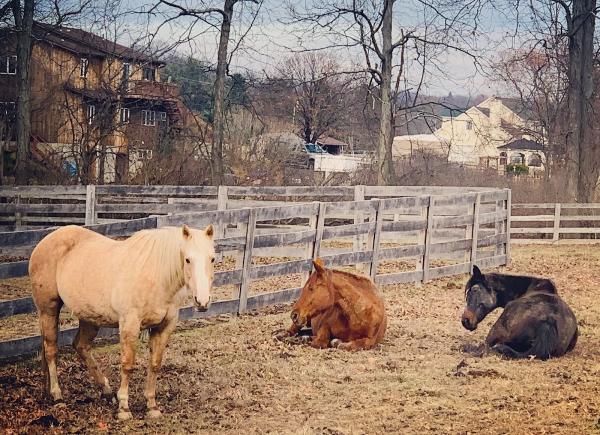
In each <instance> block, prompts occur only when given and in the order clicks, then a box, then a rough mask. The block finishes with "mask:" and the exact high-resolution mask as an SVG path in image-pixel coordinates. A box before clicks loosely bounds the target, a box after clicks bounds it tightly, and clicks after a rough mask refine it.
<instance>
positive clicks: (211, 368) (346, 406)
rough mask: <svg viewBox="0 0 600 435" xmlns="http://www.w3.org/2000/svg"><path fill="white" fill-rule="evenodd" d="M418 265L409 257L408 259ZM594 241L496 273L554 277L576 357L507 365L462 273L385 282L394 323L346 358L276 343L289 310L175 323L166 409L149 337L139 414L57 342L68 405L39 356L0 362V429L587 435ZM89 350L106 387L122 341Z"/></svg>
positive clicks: (598, 375) (547, 251)
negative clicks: (122, 415)
mask: <svg viewBox="0 0 600 435" xmlns="http://www.w3.org/2000/svg"><path fill="white" fill-rule="evenodd" d="M410 266H411V267H414V264H411V265H410ZM599 269H600V250H598V249H597V248H596V247H582V246H577V247H568V246H559V247H539V246H522V247H518V248H513V262H512V264H511V265H510V266H509V267H507V268H503V270H504V271H507V272H511V273H522V274H535V275H544V276H549V277H551V278H552V279H554V281H555V282H556V283H557V285H558V288H559V289H560V292H561V294H562V295H563V297H564V298H565V300H566V301H567V302H568V303H569V304H570V305H571V306H572V307H573V309H574V311H575V313H576V315H577V316H578V320H579V326H580V338H579V342H578V344H577V346H576V348H575V349H574V351H573V352H571V353H570V354H568V355H566V356H565V357H562V358H557V359H551V360H549V361H545V362H542V361H536V360H534V361H528V360H525V361H510V360H504V359H501V358H499V357H498V356H496V355H492V354H489V353H487V352H485V351H484V350H485V349H484V348H483V347H482V346H481V345H482V343H483V340H484V338H485V335H486V333H487V332H488V330H489V328H490V326H491V325H492V323H493V322H494V321H495V319H496V318H497V316H498V313H494V315H492V316H489V318H487V319H485V320H484V321H483V322H482V323H481V324H480V326H479V328H478V329H477V330H476V331H474V332H468V331H466V330H465V329H463V328H462V326H461V325H460V321H459V316H460V314H461V312H462V310H463V308H464V307H463V304H464V290H463V286H464V282H465V279H466V276H464V277H451V278H447V279H440V280H436V281H433V282H430V283H427V284H424V285H422V286H420V287H417V286H414V285H392V286H386V287H384V288H382V289H381V290H382V293H383V296H384V298H385V300H386V304H387V311H388V318H389V326H388V331H387V334H386V338H385V340H384V342H383V343H382V345H380V346H379V347H378V348H376V349H374V350H372V351H364V352H358V353H348V352H345V351H341V350H337V349H328V350H316V349H312V348H310V347H309V346H307V345H306V344H304V343H303V342H302V340H297V341H296V342H282V341H277V340H275V339H274V338H273V333H274V332H275V331H277V330H279V329H281V328H284V327H287V326H288V325H289V306H281V305H279V306H274V307H269V308H268V309H265V310H263V311H261V312H260V313H251V314H249V315H244V316H240V317H236V316H220V317H218V318H215V319H207V320H195V321H191V322H183V323H182V324H181V325H180V326H179V328H178V331H177V332H176V333H175V334H174V335H173V337H172V339H171V341H170V342H169V347H168V349H167V352H166V358H165V361H164V368H163V370H162V372H161V374H160V376H159V381H158V401H159V404H160V405H161V407H162V409H163V412H164V416H163V417H162V418H161V419H159V420H157V421H147V420H143V416H144V412H145V405H144V403H145V402H144V398H143V387H144V379H145V368H146V360H147V350H146V345H141V346H140V352H139V357H138V359H137V367H136V370H135V371H134V375H133V379H132V381H131V383H130V387H131V388H130V393H131V396H130V397H131V398H130V407H131V409H132V412H133V413H134V417H135V420H134V421H131V422H128V423H120V422H118V421H117V420H116V405H114V404H112V403H110V402H107V401H103V400H100V398H99V392H98V390H97V389H96V388H95V387H94V386H93V385H92V382H91V381H90V380H89V378H88V376H87V373H86V371H85V370H84V368H83V367H82V366H81V364H80V363H79V361H78V359H77V357H76V356H75V355H74V354H73V353H72V352H71V351H70V350H69V349H68V347H67V348H63V349H61V355H60V359H59V370H58V371H59V379H60V381H61V385H62V388H63V395H64V397H65V404H58V405H54V404H52V403H50V402H49V401H48V400H47V399H45V398H44V396H43V395H42V389H41V388H42V376H41V373H40V369H39V362H38V360H37V359H29V360H25V361H22V362H20V363H16V364H11V365H6V366H4V367H0V384H1V385H2V394H0V428H3V429H4V430H5V431H6V432H7V433H76V432H93V433H104V432H110V433H131V432H133V433H215V432H218V433H231V434H239V433H306V434H321V433H335V434H345V433H435V434H446V433H448V434H457V433H462V434H465V433H486V434H500V433H511V434H529V433H561V434H562V433H566V434H582V433H593V432H594V431H597V430H598V428H599V426H598V419H599V417H600V383H599V382H598V379H600V305H599V304H598V302H597V301H598V290H597V282H596V278H595V274H593V273H590V271H594V270H599ZM95 354H96V358H97V360H98V362H99V364H100V366H101V367H104V368H105V370H106V374H107V376H108V378H109V380H110V382H111V384H112V385H113V386H115V385H117V383H118V379H119V360H120V356H119V348H118V346H117V345H115V344H111V345H104V346H99V347H97V348H96V350H95Z"/></svg>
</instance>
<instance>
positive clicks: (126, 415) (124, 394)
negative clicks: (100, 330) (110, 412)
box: [117, 316, 140, 420]
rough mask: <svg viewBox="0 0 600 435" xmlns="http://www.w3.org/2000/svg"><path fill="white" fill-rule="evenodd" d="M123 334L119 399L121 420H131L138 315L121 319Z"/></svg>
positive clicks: (138, 332)
mask: <svg viewBox="0 0 600 435" xmlns="http://www.w3.org/2000/svg"><path fill="white" fill-rule="evenodd" d="M119 332H120V335H121V386H120V387H119V391H118V393H117V399H119V413H118V414H117V417H118V418H119V420H129V419H130V418H131V417H132V415H131V412H129V376H130V375H131V372H132V371H133V366H134V364H135V350H136V347H137V343H138V337H139V335H140V321H139V319H138V318H137V316H130V317H126V318H123V319H121V320H120V321H119Z"/></svg>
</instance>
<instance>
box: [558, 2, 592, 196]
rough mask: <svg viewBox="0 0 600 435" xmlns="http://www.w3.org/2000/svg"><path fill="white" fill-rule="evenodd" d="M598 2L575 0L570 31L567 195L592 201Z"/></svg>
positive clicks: (569, 25) (569, 26)
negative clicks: (590, 114) (595, 39)
mask: <svg viewBox="0 0 600 435" xmlns="http://www.w3.org/2000/svg"><path fill="white" fill-rule="evenodd" d="M595 8H596V0H574V1H573V6H572V9H573V10H572V20H571V22H570V23H568V30H569V88H568V109H569V110H568V125H567V135H566V146H567V149H566V161H567V162H566V163H567V194H568V197H569V199H570V200H576V201H578V202H590V201H593V199H594V193H595V190H596V184H597V181H598V170H599V169H598V164H599V163H600V159H599V156H598V151H599V150H598V149H597V148H598V147H597V146H596V144H595V143H594V142H595V141H594V140H593V139H592V137H591V136H592V131H591V126H590V122H589V111H590V107H591V97H592V92H593V59H594V46H593V42H594V30H595V19H594V9H595Z"/></svg>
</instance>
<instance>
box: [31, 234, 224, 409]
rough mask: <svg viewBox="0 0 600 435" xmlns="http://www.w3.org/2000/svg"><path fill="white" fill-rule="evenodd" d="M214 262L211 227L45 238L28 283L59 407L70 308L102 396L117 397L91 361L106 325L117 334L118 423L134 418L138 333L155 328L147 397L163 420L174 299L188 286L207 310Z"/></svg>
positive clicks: (80, 348) (79, 347) (78, 344)
mask: <svg viewBox="0 0 600 435" xmlns="http://www.w3.org/2000/svg"><path fill="white" fill-rule="evenodd" d="M214 258H215V251H214V243H213V228H212V226H210V225H209V226H208V227H207V228H206V229H204V230H195V229H190V228H188V227H187V226H186V225H184V226H183V227H182V228H181V227H176V228H175V227H169V228H161V229H156V230H144V231H140V232H138V233H136V234H135V235H133V236H132V237H130V238H129V239H127V240H123V241H116V240H112V239H109V238H107V237H104V236H102V235H100V234H97V233H95V232H93V231H90V230H88V229H85V228H82V227H78V226H66V227H63V228H60V229H58V230H56V231H54V232H52V233H50V234H49V235H48V236H46V237H45V238H44V239H43V240H42V241H41V242H40V243H39V244H38V245H37V246H36V247H35V249H34V250H33V252H32V254H31V258H30V260H29V276H30V277H31V281H32V284H33V299H34V301H35V305H36V306H37V310H38V314H39V317H40V329H41V334H42V340H43V341H42V369H43V370H44V377H45V385H46V390H47V391H48V392H49V393H50V394H51V395H52V397H53V398H54V400H61V399H62V394H61V391H60V387H59V386H58V378H57V373H56V354H57V335H58V317H59V313H60V309H61V307H62V305H63V304H65V305H66V306H67V307H68V308H69V309H70V310H71V311H72V312H73V314H75V315H76V316H77V317H78V318H79V331H78V332H77V335H76V337H75V340H74V341H73V347H74V348H75V350H76V351H77V353H78V354H79V356H80V358H81V359H82V360H83V362H84V363H85V364H86V365H87V367H88V369H89V371H90V375H91V377H92V378H93V380H94V381H95V382H96V383H97V384H98V385H99V386H100V387H101V388H102V394H103V396H109V397H112V391H111V388H110V386H109V384H108V380H107V379H106V376H104V374H102V372H101V371H100V370H99V368H98V365H97V363H96V361H95V360H94V358H93V357H92V355H91V352H90V351H91V343H92V340H93V339H94V338H95V337H96V335H97V334H98V329H99V327H101V326H109V327H117V326H118V327H119V333H120V341H121V387H120V388H119V391H118V394H117V398H118V399H119V413H118V417H119V419H122V420H126V419H129V418H131V413H130V412H129V402H128V401H129V376H130V374H131V372H132V370H133V367H134V359H135V349H136V345H137V341H138V336H139V333H140V329H147V328H148V329H150V339H149V347H150V362H149V364H148V377H147V383H146V390H145V396H146V400H147V406H148V416H149V417H158V416H160V411H159V409H158V406H157V405H156V400H155V395H156V377H157V375H158V370H159V368H160V365H161V361H162V356H163V352H164V350H165V347H166V345H167V340H168V339H169V336H170V335H171V332H173V330H174V329H175V325H176V323H177V318H178V307H177V305H176V302H177V298H176V297H175V296H176V294H177V293H178V291H179V290H180V289H182V288H183V287H187V288H188V289H189V290H190V291H191V292H192V293H193V295H194V301H195V304H196V307H197V308H198V309H199V310H207V309H208V305H209V303H210V292H211V287H212V280H213V274H214V272H213V264H212V263H213V262H214Z"/></svg>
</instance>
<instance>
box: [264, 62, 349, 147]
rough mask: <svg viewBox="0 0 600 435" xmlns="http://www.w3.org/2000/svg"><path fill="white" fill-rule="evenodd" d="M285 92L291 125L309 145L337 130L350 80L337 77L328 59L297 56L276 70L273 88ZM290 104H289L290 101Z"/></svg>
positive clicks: (338, 73) (335, 64)
mask: <svg viewBox="0 0 600 435" xmlns="http://www.w3.org/2000/svg"><path fill="white" fill-rule="evenodd" d="M278 84H279V85H282V86H284V87H285V88H286V90H287V91H288V92H289V94H290V95H291V96H293V98H292V99H289V98H288V99H285V100H284V104H286V105H291V106H292V110H293V114H292V121H293V122H297V123H299V124H300V136H302V138H303V139H304V140H305V141H306V142H310V143H315V142H316V141H317V139H319V137H321V136H323V135H324V134H326V133H331V131H334V130H335V129H336V128H337V127H339V126H340V124H341V121H342V119H343V117H344V114H345V112H346V111H347V107H346V105H345V101H346V100H347V98H345V96H346V95H347V94H348V93H349V92H351V88H350V86H351V85H352V77H348V76H347V75H342V74H341V66H340V65H339V64H338V62H337V61H336V60H335V58H333V57H331V56H330V55H323V54H317V53H314V52H312V53H311V52H309V53H300V54H297V55H295V56H293V57H291V58H290V59H288V60H287V61H285V62H284V63H283V65H282V67H281V68H279V70H278V77H277V78H276V79H275V80H274V85H275V86H277V85H278ZM290 100H291V101H290Z"/></svg>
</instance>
